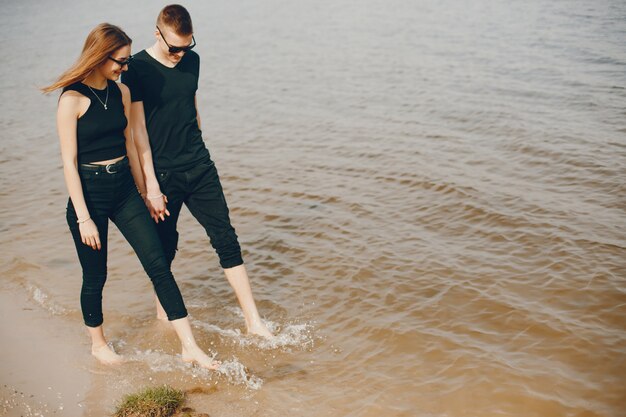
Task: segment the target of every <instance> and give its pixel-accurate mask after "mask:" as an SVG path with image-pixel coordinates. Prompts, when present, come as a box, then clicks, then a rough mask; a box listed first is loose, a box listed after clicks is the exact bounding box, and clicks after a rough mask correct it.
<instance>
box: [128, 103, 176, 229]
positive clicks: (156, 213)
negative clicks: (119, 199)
mask: <svg viewBox="0 0 626 417" xmlns="http://www.w3.org/2000/svg"><path fill="white" fill-rule="evenodd" d="M130 108H131V110H130V127H131V130H132V136H133V141H134V144H135V147H136V150H137V154H138V158H139V163H140V164H141V169H142V172H143V178H144V180H145V189H144V190H142V189H140V191H141V192H142V193H143V192H144V191H145V201H146V206H148V210H150V216H152V218H153V219H154V221H155V222H157V223H158V222H159V219H161V220H165V216H166V215H167V216H169V215H170V212H169V211H168V210H167V208H166V206H165V203H167V197H166V196H164V195H163V194H162V193H161V188H160V186H159V182H158V181H157V178H156V174H155V172H154V165H153V162H152V149H151V148H150V140H149V138H148V130H147V129H146V116H145V114H144V111H143V101H135V102H133V103H132V104H131V106H130Z"/></svg>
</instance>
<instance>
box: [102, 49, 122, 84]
mask: <svg viewBox="0 0 626 417" xmlns="http://www.w3.org/2000/svg"><path fill="white" fill-rule="evenodd" d="M129 59H130V45H126V46H122V47H121V48H119V49H117V50H116V51H115V52H113V53H112V54H111V55H109V57H108V59H107V60H106V61H104V63H103V64H102V65H101V66H100V68H99V70H100V73H101V74H102V75H103V76H104V78H106V79H109V80H113V81H117V79H118V78H120V75H122V72H124V71H126V70H128V60H129Z"/></svg>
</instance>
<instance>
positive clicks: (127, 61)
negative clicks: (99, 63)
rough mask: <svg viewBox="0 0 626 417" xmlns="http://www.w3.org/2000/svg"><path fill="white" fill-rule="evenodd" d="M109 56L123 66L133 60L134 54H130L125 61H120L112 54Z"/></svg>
mask: <svg viewBox="0 0 626 417" xmlns="http://www.w3.org/2000/svg"><path fill="white" fill-rule="evenodd" d="M107 58H109V59H110V60H111V61H113V62H115V63H116V64H119V66H120V67H123V66H124V65H128V64H130V61H132V60H133V56H132V55H130V56H129V57H128V58H126V59H125V60H123V61H120V60H119V59H115V58H113V57H112V56H109V57H107Z"/></svg>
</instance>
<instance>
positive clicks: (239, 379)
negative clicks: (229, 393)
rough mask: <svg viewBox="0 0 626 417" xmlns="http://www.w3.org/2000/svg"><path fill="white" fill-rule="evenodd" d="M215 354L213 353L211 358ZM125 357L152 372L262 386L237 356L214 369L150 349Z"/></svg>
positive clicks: (137, 351)
mask: <svg viewBox="0 0 626 417" xmlns="http://www.w3.org/2000/svg"><path fill="white" fill-rule="evenodd" d="M215 356H216V354H213V358H215ZM127 358H128V359H129V360H130V361H135V362H140V363H143V364H145V365H147V366H148V367H149V368H150V370H151V371H152V372H182V373H184V374H186V375H190V376H192V377H193V378H199V379H202V380H204V381H206V382H215V383H217V381H216V378H217V379H219V378H220V377H221V378H223V379H225V380H226V381H227V382H228V383H230V384H233V385H242V386H245V387H246V388H248V389H251V390H258V389H260V388H261V387H262V386H263V379H261V378H259V377H258V376H256V375H253V374H252V373H250V371H249V370H248V368H246V367H245V366H244V365H243V364H242V363H241V362H239V360H238V359H237V358H233V359H232V360H227V361H224V362H222V364H221V365H220V367H219V368H218V369H217V370H216V371H211V370H208V369H204V368H200V367H197V366H194V365H190V364H188V363H185V362H183V361H182V359H181V357H180V355H168V354H165V353H163V352H158V351H155V350H152V349H148V350H135V352H134V353H132V354H130V355H127Z"/></svg>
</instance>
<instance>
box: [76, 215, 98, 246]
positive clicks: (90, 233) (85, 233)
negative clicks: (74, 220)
mask: <svg viewBox="0 0 626 417" xmlns="http://www.w3.org/2000/svg"><path fill="white" fill-rule="evenodd" d="M78 230H80V240H82V242H83V243H84V244H85V245H87V246H90V247H91V249H93V250H96V249H97V250H100V249H102V245H101V244H100V234H99V233H98V227H97V226H96V224H95V223H94V222H93V220H91V218H89V219H87V220H84V221H79V222H78Z"/></svg>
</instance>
